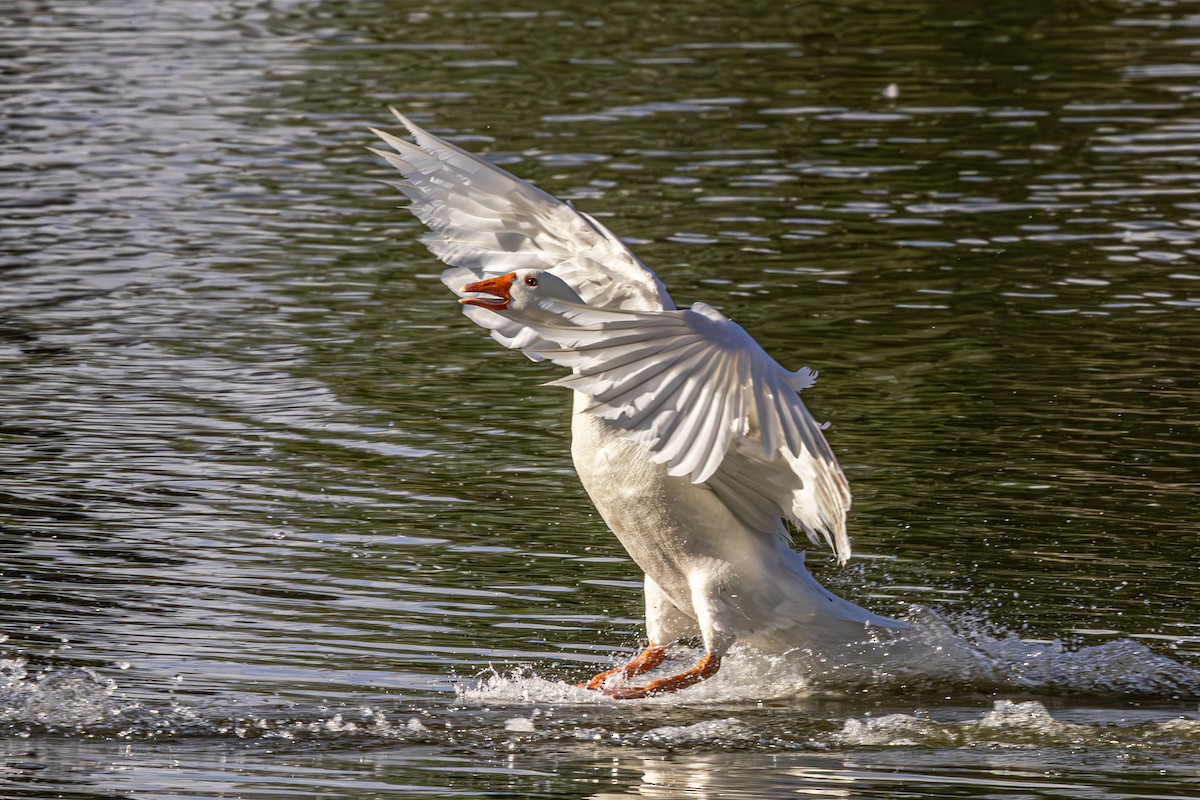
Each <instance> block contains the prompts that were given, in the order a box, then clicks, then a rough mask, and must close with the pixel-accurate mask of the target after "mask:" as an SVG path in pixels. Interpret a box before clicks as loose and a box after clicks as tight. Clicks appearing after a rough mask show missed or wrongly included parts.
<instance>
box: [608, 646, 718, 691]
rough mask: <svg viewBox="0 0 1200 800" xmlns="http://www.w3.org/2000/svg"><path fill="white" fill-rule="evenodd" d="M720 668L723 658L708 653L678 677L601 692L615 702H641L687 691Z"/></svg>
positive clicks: (673, 676)
mask: <svg viewBox="0 0 1200 800" xmlns="http://www.w3.org/2000/svg"><path fill="white" fill-rule="evenodd" d="M720 668H721V657H720V656H718V655H716V654H715V653H712V652H708V653H705V654H704V658H702V659H700V660H699V661H697V662H696V666H694V667H692V668H691V669H687V670H684V671H683V672H680V673H679V674H678V675H672V676H670V677H668V678H659V679H658V680H653V681H650V682H649V683H647V684H646V685H645V686H620V687H618V688H616V689H603V690H601V691H603V692H604V693H605V694H606V695H608V696H609V697H611V698H613V699H614V700H639V699H641V698H643V697H650V696H651V695H656V694H667V693H669V692H678V691H679V690H680V689H686V688H687V687H689V686H692V685H694V684H697V683H699V682H700V681H703V680H707V679H708V678H711V677H712V676H713V675H716V674H717V670H718V669H720Z"/></svg>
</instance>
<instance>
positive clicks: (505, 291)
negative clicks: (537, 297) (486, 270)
mask: <svg viewBox="0 0 1200 800" xmlns="http://www.w3.org/2000/svg"><path fill="white" fill-rule="evenodd" d="M516 279H517V273H515V272H510V273H508V274H507V275H501V276H499V277H496V278H487V279H485V280H482V281H475V282H474V283H468V284H467V285H466V286H464V287H462V288H461V289H459V291H460V292H478V293H480V294H484V295H491V297H460V298H459V300H458V302H460V303H462V304H463V305H465V306H479V307H480V308H486V309H488V310H490V311H503V310H504V309H506V308H508V304H509V302H510V301H511V300H512V295H511V294H509V290H510V289H511V287H512V285H513V281H515V280H516Z"/></svg>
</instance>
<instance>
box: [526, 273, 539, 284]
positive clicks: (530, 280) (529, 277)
mask: <svg viewBox="0 0 1200 800" xmlns="http://www.w3.org/2000/svg"><path fill="white" fill-rule="evenodd" d="M525 285H526V286H537V278H535V277H533V276H532V275H526V276H525Z"/></svg>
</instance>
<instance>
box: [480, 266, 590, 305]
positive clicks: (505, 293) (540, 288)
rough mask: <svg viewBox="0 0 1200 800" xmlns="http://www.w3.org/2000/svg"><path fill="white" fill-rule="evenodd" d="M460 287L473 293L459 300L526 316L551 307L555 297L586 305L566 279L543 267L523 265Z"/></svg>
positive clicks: (560, 300) (561, 300)
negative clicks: (526, 267) (517, 268)
mask: <svg viewBox="0 0 1200 800" xmlns="http://www.w3.org/2000/svg"><path fill="white" fill-rule="evenodd" d="M459 291H460V292H462V293H463V294H470V295H472V296H471V297H462V298H459V301H458V302H460V303H462V304H463V305H467V306H479V307H480V308H486V309H487V310H489V311H497V312H510V313H515V314H518V315H522V316H532V315H540V314H542V313H545V312H547V311H550V310H551V307H553V306H554V305H555V302H554V301H558V302H567V303H573V304H575V305H584V302H583V299H582V298H580V296H579V295H578V294H577V293H576V291H575V290H574V289H572V288H571V287H570V285H568V284H567V282H566V281H564V280H563V279H562V278H560V277H558V276H557V275H555V274H553V273H551V272H548V271H546V270H542V269H519V270H516V271H515V272H509V273H506V274H504V275H498V276H496V277H494V278H485V279H483V280H480V281H474V282H472V283H468V284H467V285H465V286H463V287H462V289H460V290H459Z"/></svg>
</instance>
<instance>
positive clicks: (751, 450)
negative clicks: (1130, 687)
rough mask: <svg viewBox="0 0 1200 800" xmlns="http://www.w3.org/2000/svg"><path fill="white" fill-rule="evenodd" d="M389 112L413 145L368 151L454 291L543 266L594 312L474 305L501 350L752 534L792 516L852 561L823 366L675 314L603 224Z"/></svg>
mask: <svg viewBox="0 0 1200 800" xmlns="http://www.w3.org/2000/svg"><path fill="white" fill-rule="evenodd" d="M392 112H393V113H394V114H395V115H396V117H397V118H398V119H399V120H400V121H401V122H402V123H403V124H404V126H405V127H406V128H407V129H408V130H409V132H410V133H411V134H412V135H413V136H414V138H415V139H416V144H413V143H412V142H408V141H405V140H404V139H400V138H397V137H395V136H392V135H391V134H389V133H385V132H383V131H378V130H375V131H374V133H375V134H376V135H378V136H379V137H380V138H381V139H383V141H384V142H386V143H387V144H388V145H390V146H391V147H392V148H393V149H394V150H395V151H396V152H395V153H389V152H384V151H380V150H373V152H375V153H377V154H378V155H380V156H381V157H383V158H384V159H386V160H387V161H388V162H389V163H390V164H391V165H392V166H394V167H396V168H397V169H398V170H400V172H401V173H402V174H403V175H404V177H405V181H404V182H397V183H396V184H395V185H396V186H397V187H398V188H399V189H400V190H401V191H403V192H404V193H405V194H406V195H408V197H409V198H410V199H411V200H412V206H411V208H412V211H413V213H415V214H416V215H417V217H418V218H419V219H420V220H421V221H422V222H424V223H425V224H426V225H428V226H429V228H430V232H429V233H428V234H426V236H425V237H424V241H425V243H426V244H427V245H428V246H429V248H430V249H431V250H432V251H433V252H434V253H435V254H436V255H437V256H438V257H439V258H441V259H442V260H443V261H445V262H446V263H447V264H449V265H450V266H451V267H452V269H449V270H447V271H446V272H444V273H443V275H442V280H443V282H445V283H446V285H447V286H449V287H450V288H451V289H452V290H454V291H456V292H457V291H458V289H459V287H461V286H462V285H463V284H464V283H467V282H470V281H472V280H477V279H478V278H479V277H481V276H482V275H485V274H489V275H496V274H503V273H507V272H512V271H514V270H518V269H545V270H549V271H551V272H553V273H554V274H555V275H557V276H558V277H560V278H562V279H563V280H564V281H565V282H566V283H567V284H569V285H570V286H571V287H572V288H573V289H574V290H575V291H576V293H577V294H579V296H580V297H581V298H582V300H583V301H584V303H585V304H586V305H578V304H574V303H565V302H558V301H553V302H552V303H551V304H550V305H551V307H550V308H548V309H547V310H551V311H553V312H554V313H553V314H551V315H550V316H549V317H546V316H541V317H539V318H537V319H536V320H534V319H523V318H521V317H520V316H518V315H514V314H510V313H506V314H503V315H502V314H498V313H495V312H493V311H489V310H486V309H483V308H479V307H475V306H467V307H465V308H464V311H465V312H466V313H467V316H468V317H469V318H470V319H471V320H472V321H474V322H475V323H477V324H478V325H480V326H482V327H484V328H488V329H490V330H491V332H492V337H493V338H495V339H496V340H497V341H499V342H500V343H501V344H503V345H504V346H505V347H509V348H512V349H515V350H521V351H522V352H524V353H525V354H526V355H528V356H529V357H530V358H532V359H534V360H541V359H549V360H550V361H553V362H554V363H556V364H560V365H562V366H566V367H569V368H570V369H571V370H572V374H571V375H570V376H568V377H566V378H562V379H560V380H557V381H554V382H553V383H554V384H556V385H560V386H566V387H569V388H571V389H575V390H576V391H579V392H582V393H583V394H585V395H587V396H589V397H590V399H591V402H590V405H589V406H588V409H587V413H591V414H595V415H597V416H599V417H601V418H603V419H606V420H610V421H611V422H612V423H613V424H614V425H615V426H616V427H617V428H618V429H619V430H621V431H622V432H623V435H624V436H626V437H627V438H629V439H632V440H635V441H638V442H641V443H643V444H645V445H646V446H647V447H648V449H649V451H650V454H651V455H650V458H651V459H652V460H653V461H654V462H656V463H659V464H665V465H666V468H667V472H668V474H670V475H674V476H677V477H683V476H686V477H688V478H689V479H690V480H691V481H693V482H694V483H703V484H706V485H707V486H709V487H710V488H711V489H712V490H713V491H715V492H716V493H717V494H718V495H719V496H720V497H721V498H722V500H723V501H724V502H725V503H726V505H728V506H729V507H730V508H731V510H733V511H734V513H736V514H737V515H738V517H739V518H741V519H742V520H744V521H745V522H746V523H747V524H748V525H750V526H751V527H753V528H755V529H757V530H761V531H762V532H763V533H764V534H785V531H784V529H783V526H782V524H781V519H788V520H790V521H791V522H792V523H793V524H795V525H797V526H798V527H800V528H801V529H802V530H803V531H804V532H805V533H806V534H807V535H808V537H809V539H811V540H812V541H813V542H814V543H817V544H819V543H820V542H821V540H822V539H823V540H824V541H825V542H827V543H828V544H829V545H830V546H831V547H832V548H833V550H834V552H835V553H836V555H837V557H838V560H839V561H841V562H844V561H845V560H846V559H847V558H849V556H850V541H849V538H848V537H847V535H846V513H847V511H848V510H849V508H850V490H849V487H848V485H847V483H846V478H845V476H844V474H843V473H842V470H841V467H839V466H838V463H837V459H835V458H834V455H833V452H832V451H831V450H830V448H829V445H828V443H827V442H826V441H825V437H824V435H823V434H822V433H821V429H820V426H819V425H817V423H816V422H815V421H814V420H813V418H812V416H811V415H810V414H809V413H808V409H806V408H805V407H804V404H803V402H801V400H800V397H799V395H798V391H799V390H800V389H803V388H806V387H807V386H809V385H811V384H812V382H813V379H814V378H815V374H814V373H812V372H811V371H809V370H807V369H802V370H800V371H798V372H794V373H793V372H788V371H787V370H784V369H783V368H782V367H781V366H779V364H777V363H776V362H775V361H774V360H773V359H772V358H771V357H770V356H769V355H767V353H766V352H765V351H764V350H763V349H762V348H761V347H760V346H759V345H758V343H757V342H755V341H754V339H753V338H752V337H750V335H749V334H747V333H746V332H745V331H744V330H742V328H741V327H740V326H738V325H737V324H736V323H734V322H733V321H731V320H729V319H728V318H726V317H725V316H724V315H722V314H721V313H720V312H719V311H717V310H716V309H714V308H712V307H710V306H707V305H705V304H703V303H697V304H695V305H694V306H692V308H691V309H685V310H679V311H676V310H675V307H674V305H673V304H672V302H671V299H670V297H669V296H668V295H667V291H666V289H665V287H664V286H663V284H662V283H661V282H660V281H659V280H658V277H657V276H656V275H654V273H653V272H651V271H650V270H649V269H647V268H646V267H645V266H644V265H643V264H642V263H641V262H640V261H638V259H637V258H636V257H635V256H634V255H633V254H632V253H631V252H630V251H629V250H628V249H627V248H626V247H625V246H624V245H623V244H621V242H620V241H619V240H618V239H617V238H616V237H615V236H614V235H613V234H612V233H610V232H609V231H608V229H607V228H605V227H604V226H603V225H601V224H600V223H598V222H596V220H594V219H593V218H591V217H589V216H587V215H586V214H582V213H580V212H578V211H576V210H575V209H574V208H572V207H571V206H569V205H568V204H566V203H563V202H562V201H560V200H557V199H556V198H554V197H552V196H550V195H549V194H546V193H545V192H543V191H542V190H540V189H538V188H536V187H534V186H532V185H530V184H528V183H526V182H525V181H522V180H520V179H519V178H516V177H514V176H512V175H510V174H509V173H507V172H505V171H504V170H502V169H500V168H499V167H497V166H495V165H493V164H490V163H488V162H487V161H484V160H483V159H480V158H478V157H476V156H474V155H471V154H470V153H468V152H466V151H465V150H462V149H460V148H458V147H456V146H454V145H452V144H450V143H448V142H445V141H443V140H441V139H439V138H437V137H436V136H433V135H432V134H430V133H428V132H427V131H425V130H423V129H421V128H420V127H418V126H417V125H415V124H413V123H412V122H411V121H410V120H408V119H407V118H406V117H404V115H402V114H400V112H398V111H396V110H395V109H392ZM785 535H786V534H785Z"/></svg>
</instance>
